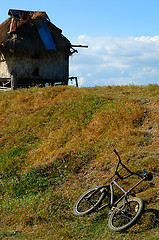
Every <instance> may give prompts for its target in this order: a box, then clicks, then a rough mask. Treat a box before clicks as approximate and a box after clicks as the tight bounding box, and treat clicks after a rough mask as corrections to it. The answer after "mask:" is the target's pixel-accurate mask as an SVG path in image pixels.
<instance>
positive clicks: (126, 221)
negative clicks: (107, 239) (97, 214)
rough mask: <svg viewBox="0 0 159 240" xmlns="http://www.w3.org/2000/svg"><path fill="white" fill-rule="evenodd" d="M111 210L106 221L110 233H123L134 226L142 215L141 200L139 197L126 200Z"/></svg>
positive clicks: (142, 206)
mask: <svg viewBox="0 0 159 240" xmlns="http://www.w3.org/2000/svg"><path fill="white" fill-rule="evenodd" d="M123 204H124V202H122V203H121V204H119V205H118V206H117V208H115V209H114V210H113V212H112V213H111V215H110V217H109V220H108V227H109V228H110V229H111V230H112V231H123V230H127V229H128V228H130V227H131V226H132V225H134V224H135V223H136V222H137V220H138V219H139V218H140V216H141V215H142V212H143V209H144V203H143V200H142V199H141V198H139V197H132V198H128V199H127V202H126V203H125V206H124V208H123Z"/></svg>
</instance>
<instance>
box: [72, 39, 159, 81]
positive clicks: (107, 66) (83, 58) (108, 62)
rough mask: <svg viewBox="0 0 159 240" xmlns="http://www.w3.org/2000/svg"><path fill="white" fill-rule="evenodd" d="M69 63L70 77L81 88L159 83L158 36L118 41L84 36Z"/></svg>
mask: <svg viewBox="0 0 159 240" xmlns="http://www.w3.org/2000/svg"><path fill="white" fill-rule="evenodd" d="M73 42H76V44H81V45H88V49H85V48H80V49H78V51H79V53H78V54H74V56H73V57H72V59H71V61H70V75H72V76H77V77H78V80H79V86H103V85H126V84H136V85H147V84H149V83H157V84H158V83H159V36H154V37H149V36H141V37H127V38H117V37H116V38H115V37H108V36H100V37H90V36H87V35H81V36H79V37H78V38H77V39H75V40H74V41H73Z"/></svg>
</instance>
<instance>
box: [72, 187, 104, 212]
mask: <svg viewBox="0 0 159 240" xmlns="http://www.w3.org/2000/svg"><path fill="white" fill-rule="evenodd" d="M105 196H106V190H105V188H104V187H103V188H101V187H98V186H97V187H93V188H91V189H88V190H87V191H86V192H85V193H83V194H82V195H81V196H80V197H79V198H78V200H77V201H76V203H75V205H74V207H73V213H74V214H75V215H84V214H89V213H91V212H93V211H95V210H96V209H97V208H98V207H99V206H100V204H101V203H102V201H103V199H104V198H105Z"/></svg>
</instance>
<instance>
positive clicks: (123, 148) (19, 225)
mask: <svg viewBox="0 0 159 240" xmlns="http://www.w3.org/2000/svg"><path fill="white" fill-rule="evenodd" d="M0 126H1V127H0V193H1V194H0V211H1V215H0V239H7V240H8V239H30V240H34V239H48V240H50V239H55V240H61V239H64V240H67V239H68V240H69V239H90V240H93V239H96V240H98V239H99V240H101V239H149V240H150V239H151V240H152V239H159V238H158V237H157V236H158V234H159V230H158V220H157V219H159V206H158V200H159V198H158V195H159V187H158V185H159V171H158V170H159V164H158V163H159V86H158V85H149V86H147V87H137V86H122V87H120V86H117V87H115V86H112V87H95V88H81V89H78V88H74V87H68V86H64V87H47V88H30V89H22V90H16V91H10V92H0ZM113 148H116V149H117V151H118V152H119V153H120V155H121V157H122V159H123V162H124V163H125V164H127V165H128V166H129V167H130V168H131V169H133V170H134V171H142V169H145V170H147V171H151V172H153V174H154V179H153V181H152V182H143V183H142V184H141V185H140V186H139V187H138V188H137V189H136V190H135V191H136V194H137V196H140V197H142V198H143V200H144V201H145V202H146V211H145V213H144V215H143V217H142V218H141V220H140V222H139V223H138V224H136V225H135V226H134V227H132V228H131V229H130V230H128V231H127V232H125V233H113V232H111V231H110V230H109V229H108V227H107V220H108V216H107V213H108V212H107V210H103V211H101V212H99V213H94V214H92V215H90V216H85V217H80V218H78V217H75V216H74V215H73V213H72V208H73V204H74V202H75V201H76V199H77V198H78V197H79V196H80V194H81V193H82V192H84V191H85V190H87V189H88V188H89V187H92V186H96V185H100V184H103V183H104V182H105V181H106V179H107V178H108V177H109V176H110V175H111V174H112V173H113V171H114V169H115V164H116V162H117V158H116V156H115V154H114V153H113V151H112V150H113ZM136 180H137V179H135V178H132V179H130V182H125V186H126V187H127V188H128V187H129V185H130V184H133V183H135V182H136Z"/></svg>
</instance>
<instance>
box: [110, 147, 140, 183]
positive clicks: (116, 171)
mask: <svg viewBox="0 0 159 240" xmlns="http://www.w3.org/2000/svg"><path fill="white" fill-rule="evenodd" d="M113 151H114V153H115V154H116V155H117V157H118V159H119V161H118V163H117V166H116V170H115V174H116V175H117V176H118V177H119V178H120V179H123V177H122V176H121V175H120V174H119V172H118V168H119V165H120V164H121V165H122V167H123V168H125V169H126V171H127V172H128V173H130V174H135V175H137V176H139V177H141V178H143V177H142V176H141V175H140V174H138V173H133V172H132V171H131V170H130V169H129V168H127V167H126V166H125V165H124V164H123V163H122V162H121V158H120V156H119V154H118V152H117V151H116V149H113Z"/></svg>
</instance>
